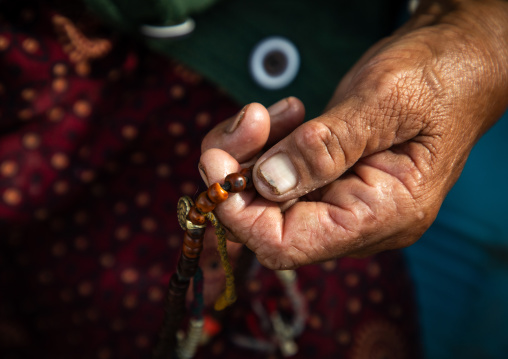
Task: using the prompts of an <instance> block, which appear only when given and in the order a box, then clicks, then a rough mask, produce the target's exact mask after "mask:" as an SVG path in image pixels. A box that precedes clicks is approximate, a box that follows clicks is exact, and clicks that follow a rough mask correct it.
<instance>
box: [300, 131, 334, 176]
mask: <svg viewBox="0 0 508 359" xmlns="http://www.w3.org/2000/svg"><path fill="white" fill-rule="evenodd" d="M294 140H295V145H296V147H297V150H298V151H299V152H300V153H301V154H302V157H303V159H304V160H305V162H306V165H307V166H308V167H309V169H310V171H311V175H312V176H313V178H316V179H323V180H324V179H329V178H330V177H334V176H335V175H336V174H337V168H338V165H339V163H342V162H343V161H342V158H343V153H342V149H341V146H340V142H339V138H338V137H337V135H336V134H335V133H334V131H333V129H332V128H330V127H329V126H327V125H326V124H324V123H322V122H318V121H310V122H307V123H305V124H304V125H302V126H300V127H299V128H298V129H297V130H296V131H295V132H294ZM338 162H339V163H338Z"/></svg>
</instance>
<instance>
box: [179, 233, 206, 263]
mask: <svg viewBox="0 0 508 359" xmlns="http://www.w3.org/2000/svg"><path fill="white" fill-rule="evenodd" d="M202 249H203V238H198V239H195V238H192V237H191V236H189V234H188V233H187V232H185V235H184V237H183V246H182V252H183V254H184V256H185V257H187V258H197V257H199V254H200V253H201V250H202Z"/></svg>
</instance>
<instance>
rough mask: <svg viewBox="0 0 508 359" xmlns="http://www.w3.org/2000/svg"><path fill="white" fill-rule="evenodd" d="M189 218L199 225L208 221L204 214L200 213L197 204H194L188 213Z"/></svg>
mask: <svg viewBox="0 0 508 359" xmlns="http://www.w3.org/2000/svg"><path fill="white" fill-rule="evenodd" d="M187 218H188V219H189V221H191V222H192V223H194V224H197V225H201V224H205V222H206V218H205V216H203V214H201V213H199V211H198V210H197V208H196V206H193V207H192V208H191V209H190V211H189V213H188V214H187Z"/></svg>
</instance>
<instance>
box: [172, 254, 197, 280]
mask: <svg viewBox="0 0 508 359" xmlns="http://www.w3.org/2000/svg"><path fill="white" fill-rule="evenodd" d="M198 265H199V258H188V257H186V256H185V254H182V256H181V257H180V260H179V261H178V266H177V269H176V272H177V273H178V275H179V276H180V278H181V279H186V280H190V279H191V278H192V277H194V274H196V272H197V271H198Z"/></svg>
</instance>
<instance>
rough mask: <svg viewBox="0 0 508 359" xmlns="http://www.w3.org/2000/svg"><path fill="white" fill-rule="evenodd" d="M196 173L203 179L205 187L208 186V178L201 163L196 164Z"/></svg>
mask: <svg viewBox="0 0 508 359" xmlns="http://www.w3.org/2000/svg"><path fill="white" fill-rule="evenodd" d="M198 171H199V174H200V175H201V178H202V179H203V182H205V184H206V186H209V184H208V176H207V175H206V171H205V167H204V166H203V165H202V164H201V163H199V164H198Z"/></svg>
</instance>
